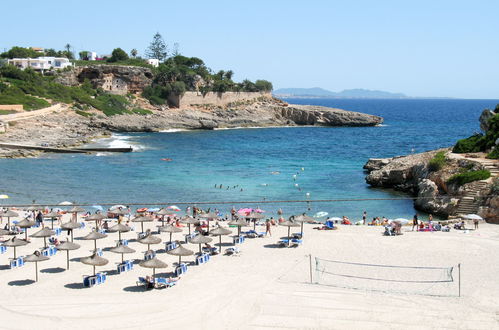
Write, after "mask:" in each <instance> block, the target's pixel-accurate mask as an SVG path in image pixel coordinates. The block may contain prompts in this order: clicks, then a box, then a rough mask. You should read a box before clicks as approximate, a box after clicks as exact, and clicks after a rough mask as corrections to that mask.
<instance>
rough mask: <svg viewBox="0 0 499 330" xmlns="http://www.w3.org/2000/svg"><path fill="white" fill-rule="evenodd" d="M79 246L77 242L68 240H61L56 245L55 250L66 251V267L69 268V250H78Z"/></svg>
mask: <svg viewBox="0 0 499 330" xmlns="http://www.w3.org/2000/svg"><path fill="white" fill-rule="evenodd" d="M79 248H80V245H79V244H76V243H73V242H69V241H66V242H62V243H61V244H59V245H58V246H57V250H61V251H66V257H67V262H66V269H69V251H71V250H78V249H79Z"/></svg>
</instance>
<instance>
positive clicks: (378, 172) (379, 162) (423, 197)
mask: <svg viewBox="0 0 499 330" xmlns="http://www.w3.org/2000/svg"><path fill="white" fill-rule="evenodd" d="M439 151H444V152H445V165H444V166H443V167H442V168H441V169H439V170H437V171H432V170H430V167H429V162H430V160H431V159H432V158H433V157H434V156H435V154H436V153H437V152H439ZM475 156H478V155H475ZM483 161H484V158H478V157H477V158H468V157H466V156H463V155H459V154H453V153H451V152H450V150H449V149H440V150H434V151H428V152H424V153H420V154H414V155H409V156H402V157H394V158H382V159H380V158H377V159H369V161H368V162H367V163H366V164H365V165H364V169H366V170H367V171H368V172H369V174H368V175H367V176H366V182H367V183H368V184H370V185H371V186H373V187H384V188H393V189H396V190H400V191H405V192H408V193H410V194H412V195H414V196H415V197H416V198H415V202H414V206H415V207H416V208H417V209H419V210H422V211H425V212H428V213H433V214H439V215H442V216H453V215H457V212H458V210H459V206H460V203H461V201H462V199H463V198H464V197H465V196H468V195H469V193H470V192H473V195H474V197H473V198H474V201H475V202H476V203H477V207H478V213H479V214H480V215H481V216H482V217H484V218H485V219H486V220H487V221H489V222H494V223H499V198H498V196H497V192H496V191H495V190H494V189H496V188H494V187H495V185H496V184H497V183H496V182H497V181H496V180H497V179H494V178H490V179H488V180H486V181H484V182H482V181H480V184H478V182H471V183H467V184H465V185H462V186H459V185H457V184H449V183H448V182H447V181H448V179H449V178H450V177H451V176H453V175H454V174H457V173H461V172H462V171H463V170H481V169H484V168H485V166H484V163H483Z"/></svg>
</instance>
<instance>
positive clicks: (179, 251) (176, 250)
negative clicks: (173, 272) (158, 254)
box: [166, 242, 194, 265]
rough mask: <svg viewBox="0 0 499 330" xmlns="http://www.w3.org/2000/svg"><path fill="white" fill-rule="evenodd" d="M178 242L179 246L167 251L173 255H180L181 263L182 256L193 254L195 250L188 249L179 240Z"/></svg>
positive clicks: (179, 261)
mask: <svg viewBox="0 0 499 330" xmlns="http://www.w3.org/2000/svg"><path fill="white" fill-rule="evenodd" d="M177 244H178V247H176V248H174V249H173V250H170V251H166V253H168V254H169V255H172V256H178V264H179V265H180V263H181V262H182V257H186V256H192V255H193V254H194V251H191V250H189V249H186V248H185V247H183V246H182V244H180V243H179V242H177Z"/></svg>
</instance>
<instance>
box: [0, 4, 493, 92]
mask: <svg viewBox="0 0 499 330" xmlns="http://www.w3.org/2000/svg"><path fill="white" fill-rule="evenodd" d="M1 12H2V19H1V20H0V31H2V33H1V37H0V49H2V50H3V49H4V48H7V49H8V48H10V47H12V46H15V45H18V46H41V47H45V48H56V49H62V48H63V46H64V45H65V44H66V43H70V44H71V45H73V46H74V50H75V52H78V51H80V50H94V51H97V53H100V54H103V53H104V54H108V53H110V52H111V51H112V49H113V48H115V47H121V48H123V49H125V50H126V51H127V52H129V51H130V50H131V49H132V48H136V49H138V50H139V53H140V54H143V53H144V50H145V49H146V47H147V46H148V44H149V42H150V41H151V39H152V36H153V34H154V33H155V32H156V31H159V32H160V33H161V34H162V35H163V37H164V38H165V40H166V41H167V43H169V44H170V45H172V44H173V43H174V42H178V43H179V44H180V51H181V53H182V54H184V55H186V56H197V57H200V58H202V59H204V60H205V62H206V64H207V65H208V66H209V67H211V68H212V69H214V70H220V69H232V70H234V71H235V73H236V75H235V79H236V80H242V79H244V78H249V79H252V80H254V79H258V78H263V79H268V80H270V81H272V82H273V83H274V87H275V88H282V87H323V88H326V89H330V90H333V91H340V90H343V89H349V88H367V89H379V90H386V91H391V92H402V93H405V94H407V95H410V96H448V97H460V98H499V19H498V17H499V1H493V0H491V1H480V0H475V1H467V0H466V1H463V0H461V1H460V0H454V1H447V0H431V1H426V0H419V1H383V0H379V1H353V0H352V1H347V0H344V1H332V0H331V1H319V0H308V1H293V0H287V1H280V0H279V1H277V0H276V1H271V0H267V1H258V0H253V1H235V0H232V1H217V0H212V1H207V0H200V1H195V0H191V1H127V0H120V1H104V0H100V1H93V0H85V1H73V0H66V1H51V0H45V1H42V2H40V1H32V0H23V1H20V2H19V1H8V2H7V1H6V2H4V3H2V5H1Z"/></svg>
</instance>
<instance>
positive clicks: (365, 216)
mask: <svg viewBox="0 0 499 330" xmlns="http://www.w3.org/2000/svg"><path fill="white" fill-rule="evenodd" d="M366 219H367V211H364V213H362V224H363V225H365V224H366Z"/></svg>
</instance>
